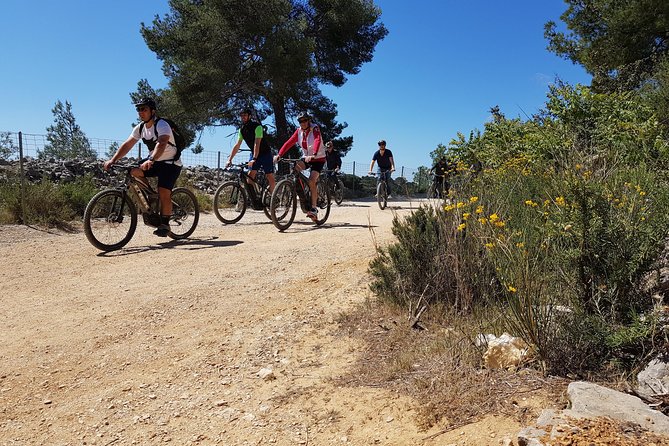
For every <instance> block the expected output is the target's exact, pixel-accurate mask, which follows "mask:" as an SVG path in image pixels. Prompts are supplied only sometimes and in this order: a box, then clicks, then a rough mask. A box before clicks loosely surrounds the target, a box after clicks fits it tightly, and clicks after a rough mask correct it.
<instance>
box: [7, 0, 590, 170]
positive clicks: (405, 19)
mask: <svg viewBox="0 0 669 446" xmlns="http://www.w3.org/2000/svg"><path fill="white" fill-rule="evenodd" d="M376 4H377V5H378V6H379V7H381V9H382V10H383V15H382V21H383V23H384V24H385V25H386V27H387V28H388V30H389V34H388V36H387V37H386V38H385V39H384V40H383V41H382V42H380V44H379V45H378V46H377V49H376V52H375V55H374V59H373V60H372V62H370V63H368V64H365V65H364V66H363V67H362V70H361V72H360V73H359V74H358V75H355V76H352V77H350V78H349V80H348V82H347V83H346V84H344V86H343V87H340V88H333V87H329V86H324V87H323V91H324V92H325V94H326V95H327V96H328V97H330V98H331V99H332V100H333V101H334V102H335V103H336V104H337V105H338V110H339V117H338V119H339V121H343V122H347V123H348V128H347V129H346V131H345V133H344V135H345V136H349V135H351V136H353V137H354V144H353V149H352V150H351V152H349V154H348V156H347V157H346V159H345V160H344V161H345V162H346V161H356V162H362V163H368V162H369V160H370V159H371V155H372V153H373V151H374V150H375V149H376V141H378V140H379V139H381V138H383V139H385V140H387V141H388V147H389V148H390V149H391V150H392V151H393V153H394V155H395V160H396V164H397V165H398V166H407V167H408V168H416V167H418V166H420V165H429V164H430V158H429V153H430V151H432V150H433V149H434V148H435V147H436V146H437V144H439V143H443V144H447V143H448V142H449V141H450V140H451V139H452V138H454V137H455V136H456V134H457V132H458V131H460V132H463V133H465V134H468V133H469V131H470V130H473V129H482V128H483V124H484V123H485V122H486V121H487V120H489V119H490V116H489V109H490V107H492V106H494V105H499V106H500V107H501V109H502V112H504V113H505V114H506V115H507V116H508V117H521V118H525V117H526V115H525V114H527V115H532V114H533V113H535V112H536V111H538V110H539V109H540V108H541V107H542V106H543V103H544V102H545V99H546V93H547V91H548V86H549V84H550V83H552V82H553V81H554V80H555V78H556V76H557V77H560V78H561V79H562V80H565V81H567V82H570V83H583V84H589V82H590V76H589V75H587V73H585V71H584V70H583V69H582V68H580V67H578V66H574V65H573V64H572V63H571V62H569V61H565V60H563V59H561V58H559V57H557V56H555V55H554V54H552V53H549V52H548V50H546V46H547V42H546V41H545V39H544V37H543V25H544V23H545V22H546V21H548V20H555V21H556V22H559V16H560V14H562V12H564V10H565V9H566V4H565V3H564V2H563V1H562V0H540V1H537V0H511V1H507V2H500V1H494V0H471V1H467V2H463V1H460V0H458V1H456V0H425V1H422V2H411V1H405V0H376ZM167 10H168V5H167V0H156V1H152V2H136V1H131V0H115V1H113V2H93V1H84V0H62V1H58V2H54V1H51V0H37V1H25V0H3V2H2V11H3V26H2V27H0V45H1V46H0V55H1V59H0V60H2V69H0V85H1V87H0V131H12V132H18V131H23V132H24V133H38V134H43V133H46V128H47V127H48V126H49V125H51V124H52V123H53V114H52V112H51V109H52V108H53V106H54V104H55V103H56V101H57V100H59V99H60V100H62V101H65V100H68V101H70V102H71V103H72V109H73V112H74V115H75V117H76V119H77V123H78V124H79V125H80V127H81V128H82V130H83V131H84V132H85V133H86V135H87V136H89V137H91V138H103V139H114V140H124V139H125V138H126V137H127V136H128V134H129V132H130V123H132V122H133V121H134V119H135V117H136V115H135V112H134V109H133V108H132V106H131V104H130V100H129V96H128V93H129V92H131V91H134V90H135V89H136V85H137V81H138V80H140V79H142V78H146V79H148V80H149V82H150V83H151V85H152V86H154V87H156V88H162V87H165V86H166V85H167V80H166V79H165V78H164V76H163V74H162V70H161V64H160V62H159V61H158V60H157V59H156V57H155V55H154V54H153V53H152V52H151V51H149V50H148V48H147V47H146V44H145V43H144V41H143V39H142V37H141V35H140V33H139V27H140V23H141V22H145V23H150V22H151V21H152V20H153V17H154V16H155V15H156V14H159V15H163V14H165V13H166V12H167ZM230 133H231V129H219V130H218V131H216V132H215V133H212V132H208V131H206V132H205V134H204V135H203V137H202V140H201V142H202V144H203V145H204V147H205V150H207V151H216V150H222V151H224V152H228V151H229V149H230V147H231V146H232V145H233V141H232V137H230V136H228V135H229V134H230Z"/></svg>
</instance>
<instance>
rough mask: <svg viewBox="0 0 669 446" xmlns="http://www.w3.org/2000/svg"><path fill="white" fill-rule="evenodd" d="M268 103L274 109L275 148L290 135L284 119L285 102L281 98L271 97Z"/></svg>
mask: <svg viewBox="0 0 669 446" xmlns="http://www.w3.org/2000/svg"><path fill="white" fill-rule="evenodd" d="M269 103H270V104H271V105H272V110H273V111H274V125H276V141H277V145H278V147H277V148H281V146H282V145H283V143H284V142H286V140H287V139H288V137H289V136H290V133H291V132H290V129H289V128H288V121H287V120H286V104H285V102H284V99H283V98H271V99H269Z"/></svg>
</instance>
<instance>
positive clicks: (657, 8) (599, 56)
mask: <svg viewBox="0 0 669 446" xmlns="http://www.w3.org/2000/svg"><path fill="white" fill-rule="evenodd" d="M565 1H566V3H567V4H568V5H569V6H568V8H567V10H566V11H565V12H564V13H563V14H562V15H561V16H560V18H561V19H562V21H563V22H564V23H565V24H566V25H567V28H568V29H569V31H570V32H569V33H564V32H561V31H558V30H557V25H556V23H555V22H552V21H551V22H548V23H546V25H545V36H546V38H547V39H548V41H549V46H548V48H549V50H551V51H553V52H554V53H556V54H558V55H559V56H562V57H564V58H566V59H569V60H571V61H572V62H574V63H577V64H580V65H582V66H583V67H584V68H585V69H586V70H587V71H588V72H589V73H590V74H591V75H592V76H593V81H592V86H593V88H595V89H596V90H598V91H621V90H629V89H632V88H636V87H638V86H639V85H641V84H642V83H643V82H644V81H646V80H647V79H648V78H649V77H651V76H652V74H653V73H654V72H655V71H656V67H657V65H658V63H660V62H661V61H662V60H663V59H664V58H666V56H667V53H668V52H669V2H667V1H666V0H627V1H611V0H565Z"/></svg>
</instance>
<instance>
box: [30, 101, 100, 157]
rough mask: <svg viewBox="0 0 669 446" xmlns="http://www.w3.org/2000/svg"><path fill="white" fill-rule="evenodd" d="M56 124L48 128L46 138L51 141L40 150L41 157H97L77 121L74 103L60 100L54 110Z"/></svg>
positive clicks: (39, 155)
mask: <svg viewBox="0 0 669 446" xmlns="http://www.w3.org/2000/svg"><path fill="white" fill-rule="evenodd" d="M51 111H52V112H53V116H54V125H51V126H49V127H48V128H47V136H46V139H47V140H48V141H49V143H48V144H46V145H45V146H44V149H43V150H38V152H37V154H38V157H39V158H40V159H45V158H56V159H74V158H95V157H96V154H95V151H94V150H93V149H91V143H90V141H89V140H88V138H86V135H85V134H84V132H82V131H81V128H79V125H78V124H77V123H76V120H75V118H74V114H73V113H72V104H70V102H69V101H65V105H63V103H62V102H61V101H60V100H58V101H57V102H56V105H55V107H54V108H53V110H51Z"/></svg>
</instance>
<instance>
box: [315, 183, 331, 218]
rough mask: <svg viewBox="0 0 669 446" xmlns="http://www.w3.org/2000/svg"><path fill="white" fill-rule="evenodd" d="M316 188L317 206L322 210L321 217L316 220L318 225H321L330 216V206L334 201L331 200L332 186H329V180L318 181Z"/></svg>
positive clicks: (319, 214)
mask: <svg viewBox="0 0 669 446" xmlns="http://www.w3.org/2000/svg"><path fill="white" fill-rule="evenodd" d="M316 189H317V190H318V200H316V206H318V208H319V209H320V210H321V212H319V213H318V216H319V217H320V218H319V219H318V220H316V226H320V225H322V224H323V223H325V222H326V221H327V219H328V217H329V216H330V207H331V205H332V202H331V200H330V188H329V187H328V182H327V181H320V180H319V181H318V183H316Z"/></svg>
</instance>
